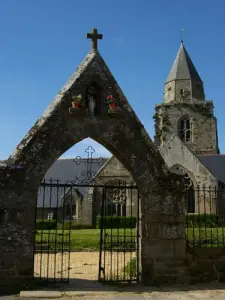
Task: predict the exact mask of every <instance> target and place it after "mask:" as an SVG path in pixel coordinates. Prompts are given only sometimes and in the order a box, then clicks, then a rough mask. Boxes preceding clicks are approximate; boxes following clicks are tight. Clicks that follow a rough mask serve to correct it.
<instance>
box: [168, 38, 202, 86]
mask: <svg viewBox="0 0 225 300" xmlns="http://www.w3.org/2000/svg"><path fill="white" fill-rule="evenodd" d="M180 79H191V80H193V81H202V80H201V78H200V76H199V74H198V72H197V70H196V68H195V66H194V64H193V62H192V60H191V58H190V56H189V55H188V53H187V50H186V49H185V47H184V44H183V43H181V45H180V48H179V50H178V53H177V56H176V58H175V61H174V63H173V66H172V69H171V71H170V73H169V76H168V78H167V82H169V81H172V80H180Z"/></svg>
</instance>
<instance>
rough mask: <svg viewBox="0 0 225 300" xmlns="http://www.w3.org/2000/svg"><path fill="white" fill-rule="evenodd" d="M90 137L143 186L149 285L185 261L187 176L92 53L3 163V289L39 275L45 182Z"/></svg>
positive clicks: (144, 263) (0, 281)
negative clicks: (39, 203) (37, 236)
mask: <svg viewBox="0 0 225 300" xmlns="http://www.w3.org/2000/svg"><path fill="white" fill-rule="evenodd" d="M93 84H94V86H95V87H96V86H97V90H98V93H97V98H95V99H94V101H98V103H97V104H98V105H97V106H95V108H96V109H95V108H94V109H93V107H94V106H93V98H92V99H91V98H86V92H87V89H88V88H89V87H90V86H93ZM109 90H110V93H112V94H113V95H114V97H115V98H116V99H117V103H118V106H119V108H120V109H119V111H118V113H116V114H113V115H111V114H110V113H109V112H108V110H107V107H106V106H105V99H106V97H107V95H108V92H109ZM77 94H81V95H82V96H83V97H84V98H85V99H86V100H85V102H84V103H83V105H82V107H81V109H80V110H78V111H76V112H73V111H72V113H71V114H70V113H69V110H70V108H71V102H72V99H73V97H74V96H76V95H77ZM89 101H90V102H89ZM91 101H92V102H91ZM70 112H71V110H70ZM121 117H122V118H121ZM59 136H60V137H61V138H59ZM86 137H91V138H92V139H94V140H96V141H97V142H99V143H101V144H102V145H103V146H105V147H106V148H107V149H108V150H109V151H110V152H111V153H112V154H113V155H114V156H116V157H117V158H118V159H119V161H120V162H121V163H122V164H123V165H124V167H125V168H126V169H127V170H128V171H129V172H130V173H131V174H132V178H133V179H134V180H135V182H136V183H137V185H138V187H139V192H140V197H141V212H142V219H141V232H140V234H141V264H142V281H143V283H145V284H151V283H153V282H159V281H160V282H162V281H163V280H164V281H166V280H165V279H163V278H164V277H165V274H167V271H168V272H169V267H167V264H166V262H168V261H171V260H173V261H176V260H177V259H183V258H184V257H185V245H186V239H185V216H184V201H183V200H182V199H183V198H182V194H180V192H179V193H178V192H177V189H176V188H178V190H179V186H180V184H181V183H182V179H181V177H180V176H178V175H175V174H172V173H170V172H169V170H168V169H167V167H166V165H165V163H164V160H163V158H162V156H161V155H160V153H159V151H158V150H157V148H156V147H155V145H154V143H153V142H152V140H151V138H150V137H149V135H148V133H147V132H146V130H145V129H144V126H143V125H142V124H141V122H140V120H139V119H138V118H137V116H136V114H135V113H134V111H133V110H132V108H131V107H130V105H129V103H128V101H127V99H126V98H125V96H124V95H123V93H122V91H121V89H120V88H119V86H118V84H117V83H116V81H115V79H114V78H113V76H112V74H111V73H110V71H109V69H108V67H107V66H106V64H105V62H104V61H103V59H102V57H101V56H100V54H99V52H98V51H97V50H92V51H91V52H90V53H89V54H88V55H87V57H86V58H85V59H84V61H83V62H82V63H81V65H80V66H79V68H78V69H77V71H76V72H75V73H74V74H73V75H72V77H71V78H70V80H69V81H68V82H67V84H66V85H65V86H64V87H63V89H62V90H61V91H60V92H59V94H58V95H57V96H56V98H55V100H54V101H53V103H51V104H50V105H49V107H48V108H47V110H46V111H45V112H44V113H43V115H42V117H41V118H40V119H39V120H38V121H37V122H36V123H35V125H34V126H33V127H32V128H31V130H30V131H29V132H28V134H27V135H26V136H25V137H24V139H23V140H22V141H21V143H20V144H19V145H18V146H17V147H16V150H15V152H14V153H13V154H12V155H11V156H10V157H9V159H8V160H6V161H4V162H2V164H1V175H0V187H1V189H0V222H1V224H0V225H1V226H0V243H1V247H0V286H1V288H2V290H4V288H5V289H8V290H9V289H10V290H11V291H12V290H13V286H14V285H15V284H18V283H21V282H22V281H23V280H25V279H31V278H32V277H33V267H34V243H33V241H34V223H35V208H36V207H35V206H36V197H37V192H38V188H39V185H40V182H41V180H42V178H43V177H44V175H45V173H46V171H47V170H48V169H49V167H50V166H51V165H52V164H53V162H54V161H55V160H56V159H57V158H58V157H60V156H61V155H62V154H63V153H64V152H65V151H66V150H68V149H69V148H70V147H71V146H73V145H75V144H76V143H78V142H80V141H81V140H83V139H85V138H86ZM19 163H23V165H24V170H23V171H18V170H16V169H13V168H10V166H11V165H12V164H13V165H18V164H19ZM18 173H19V174H18ZM175 187H176V188H175ZM159 261H160V262H162V263H164V265H165V267H164V268H163V270H161V269H160V268H158V262H159ZM163 276H164V277H163ZM6 278H7V280H6Z"/></svg>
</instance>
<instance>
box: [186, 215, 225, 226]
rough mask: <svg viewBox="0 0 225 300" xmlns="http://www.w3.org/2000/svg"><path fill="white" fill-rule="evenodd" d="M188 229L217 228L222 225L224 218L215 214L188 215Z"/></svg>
mask: <svg viewBox="0 0 225 300" xmlns="http://www.w3.org/2000/svg"><path fill="white" fill-rule="evenodd" d="M186 224H187V227H189V228H190V227H192V228H193V227H194V228H198V227H208V228H217V227H221V225H222V218H220V217H219V216H217V215H215V214H188V215H186Z"/></svg>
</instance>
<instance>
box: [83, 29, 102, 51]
mask: <svg viewBox="0 0 225 300" xmlns="http://www.w3.org/2000/svg"><path fill="white" fill-rule="evenodd" d="M86 38H87V39H91V40H92V50H98V40H102V38H103V34H100V33H98V29H96V28H93V30H92V33H87V35H86Z"/></svg>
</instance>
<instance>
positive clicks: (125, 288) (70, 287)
mask: <svg viewBox="0 0 225 300" xmlns="http://www.w3.org/2000/svg"><path fill="white" fill-rule="evenodd" d="M222 289H224V290H225V283H219V282H217V281H213V282H210V283H204V284H193V285H187V284H186V285H184V284H176V285H171V284H170V285H169V284H168V285H166V284H164V285H161V286H144V285H142V284H137V283H130V284H129V283H127V284H119V283H113V284H112V283H111V284H105V283H104V284H103V283H100V282H98V281H94V280H86V279H70V282H69V283H46V282H40V281H36V280H35V281H32V282H30V283H29V284H27V285H24V286H20V290H19V291H17V292H16V293H18V292H20V291H21V290H23V291H25V290H30V291H32V290H39V291H48V290H49V291H61V292H63V291H82V292H85V291H87V292H90V291H92V292H106V293H107V292H110V291H111V292H126V293H129V292H131V293H146V292H148V293H151V292H173V291H174V292H175V291H177V292H178V291H202V290H205V291H206V290H222ZM7 294H9V293H6V294H5V295H7ZM11 294H12V293H11ZM14 295H15V292H14Z"/></svg>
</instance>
